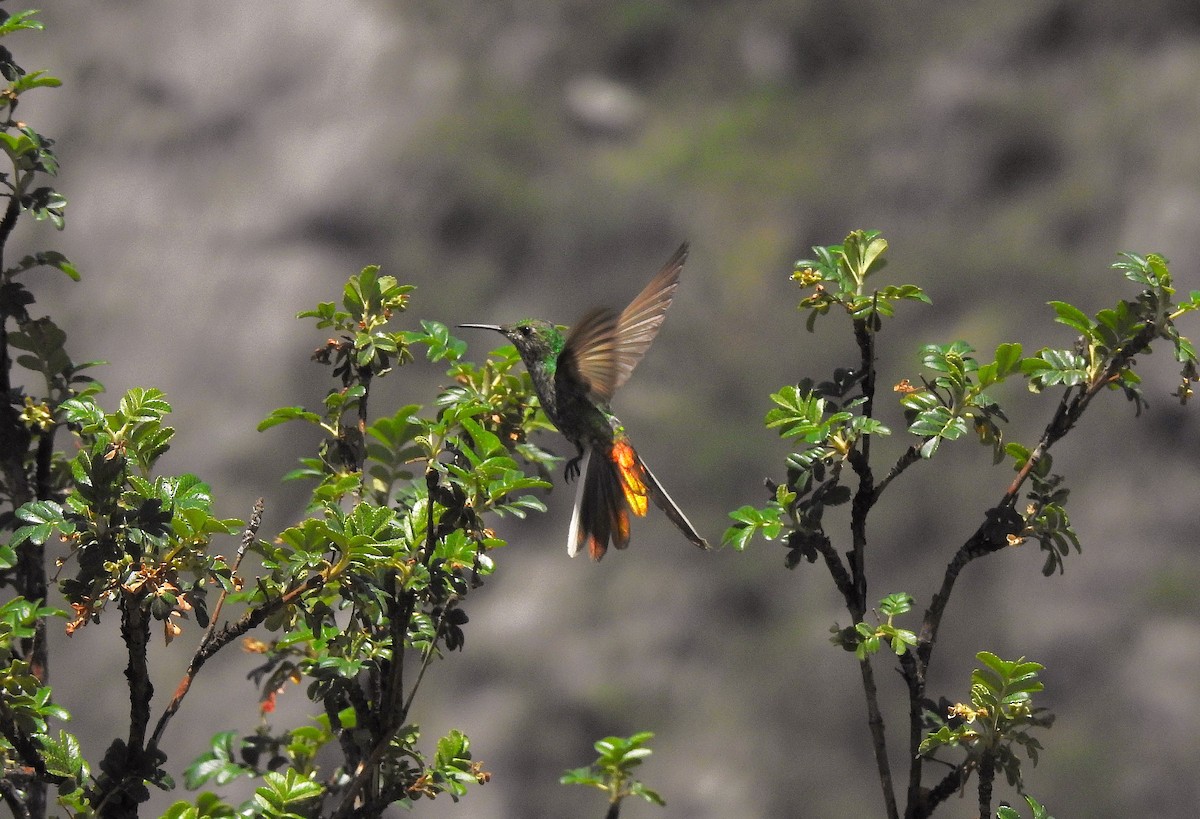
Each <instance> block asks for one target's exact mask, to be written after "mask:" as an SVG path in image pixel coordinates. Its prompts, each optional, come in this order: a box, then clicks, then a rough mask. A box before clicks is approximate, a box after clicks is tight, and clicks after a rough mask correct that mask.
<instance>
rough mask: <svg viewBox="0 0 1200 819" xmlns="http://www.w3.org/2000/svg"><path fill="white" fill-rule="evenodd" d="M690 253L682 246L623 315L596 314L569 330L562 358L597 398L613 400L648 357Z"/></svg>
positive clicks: (597, 311)
mask: <svg viewBox="0 0 1200 819" xmlns="http://www.w3.org/2000/svg"><path fill="white" fill-rule="evenodd" d="M687 254H688V246H687V242H684V243H683V244H682V245H680V246H679V249H678V250H676V251H675V253H674V255H672V256H671V258H670V259H669V260H668V261H667V263H666V264H665V265H663V266H662V269H661V270H659V271H658V273H657V274H656V275H655V276H654V278H653V279H651V280H650V283H649V284H647V285H646V286H645V288H643V289H642V292H641V293H638V295H637V297H636V298H635V299H634V300H633V301H631V302H630V303H629V306H628V307H626V308H625V309H624V310H622V311H621V313H620V315H618V314H617V313H616V311H614V310H611V309H606V308H600V309H597V310H592V311H591V312H589V313H588V314H587V315H585V316H584V317H583V318H582V319H580V320H579V322H578V323H577V324H576V325H575V326H574V327H572V328H571V332H570V333H569V334H568V335H567V341H566V344H565V346H564V347H563V355H564V356H569V359H568V360H569V361H570V362H571V363H572V364H573V365H574V368H575V372H577V373H578V374H579V377H580V378H582V379H583V380H584V381H586V383H587V384H588V388H589V390H590V391H591V393H592V395H593V396H594V397H596V398H599V399H601V400H603V401H609V400H611V399H612V396H613V393H615V392H616V391H617V388H618V387H620V386H621V385H622V384H624V383H625V382H626V381H627V380H628V379H629V376H630V374H631V373H632V372H633V368H634V367H636V366H637V363H638V362H639V361H641V360H642V356H643V355H645V354H646V350H647V349H648V348H649V347H650V343H651V342H652V341H654V337H655V336H656V335H658V328H659V327H661V326H662V323H663V319H664V318H665V317H666V314H667V308H668V307H670V306H671V300H672V299H673V298H674V296H675V290H676V288H678V287H679V273H680V271H681V270H682V269H683V263H684V261H686V260H687Z"/></svg>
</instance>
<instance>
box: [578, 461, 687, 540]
mask: <svg viewBox="0 0 1200 819" xmlns="http://www.w3.org/2000/svg"><path fill="white" fill-rule="evenodd" d="M593 456H595V457H593ZM582 471H583V477H582V479H581V480H580V481H579V488H578V489H576V490H575V508H574V510H573V511H572V513H571V529H570V531H569V532H568V534H567V552H568V553H569V554H570V555H571V556H572V557H574V556H575V554H576V553H577V552H578V551H579V548H580V547H581V546H583V544H584V543H587V547H588V554H589V555H591V557H592V559H593V560H599V559H600V558H602V557H604V553H605V552H606V551H607V550H608V544H609V543H610V542H611V543H612V545H614V546H616V547H617V548H618V549H624V548H625V547H626V546H628V545H629V513H630V512H631V511H632V512H633V513H634V514H635V515H637V516H638V517H642V516H644V515H645V514H646V509H647V506H648V503H647V501H649V500H653V501H654V505H655V506H657V507H658V508H659V509H661V510H663V511H664V512H666V514H667V517H668V518H670V519H671V522H672V523H674V524H675V525H676V526H677V527H679V531H681V532H683V534H684V536H685V537H686V538H687V539H688V540H690V541H691V542H692V543H694V544H696V545H697V546H699V547H700V548H701V549H707V548H708V541H706V540H705V539H704V538H702V537H700V535H699V533H698V532H696V527H694V526H692V524H691V521H689V520H688V519H687V517H686V516H685V515H684V514H683V512H682V511H680V509H679V507H678V506H676V504H675V501H673V500H671V496H670V495H668V494H667V492H666V490H665V489H663V488H662V484H660V483H659V482H658V479H657V478H655V477H654V473H653V472H651V471H650V468H649V467H647V466H646V463H645V462H644V461H643V460H642V459H641V457H640V456H639V455H638V454H637V452H635V451H634V449H633V447H632V446H630V444H629V441H628V439H626V438H618V439H617V440H616V441H614V442H613V444H612V449H610V450H609V451H608V452H605V451H604V450H603V449H591V450H588V451H587V452H585V453H584V456H583V470H582Z"/></svg>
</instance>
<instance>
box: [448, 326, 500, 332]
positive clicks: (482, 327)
mask: <svg viewBox="0 0 1200 819" xmlns="http://www.w3.org/2000/svg"><path fill="white" fill-rule="evenodd" d="M458 326H459V327H472V328H474V329H476V330H495V331H496V332H497V333H502V332H504V331H503V330H501V329H500V325H499V324H460V325H458Z"/></svg>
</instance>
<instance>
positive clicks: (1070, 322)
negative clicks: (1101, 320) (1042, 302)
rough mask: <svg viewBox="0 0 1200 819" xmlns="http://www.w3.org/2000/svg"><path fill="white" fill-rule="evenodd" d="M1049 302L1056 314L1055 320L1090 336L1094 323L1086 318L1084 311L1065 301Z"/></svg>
mask: <svg viewBox="0 0 1200 819" xmlns="http://www.w3.org/2000/svg"><path fill="white" fill-rule="evenodd" d="M1049 304H1050V306H1051V307H1053V308H1054V312H1055V313H1056V314H1057V316H1058V317H1057V318H1056V319H1055V321H1057V322H1059V323H1060V324H1065V325H1067V326H1068V327H1073V328H1074V329H1076V330H1078V331H1079V332H1080V333H1081V334H1082V335H1084V336H1087V337H1088V338H1091V337H1092V335H1093V330H1094V328H1095V326H1096V325H1095V322H1093V321H1092V320H1091V319H1090V318H1088V316H1087V314H1086V313H1084V312H1083V311H1082V310H1080V309H1079V308H1078V307H1075V306H1074V305H1072V304H1067V302H1065V301H1052V302H1049Z"/></svg>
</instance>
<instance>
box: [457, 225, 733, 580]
mask: <svg viewBox="0 0 1200 819" xmlns="http://www.w3.org/2000/svg"><path fill="white" fill-rule="evenodd" d="M687 254H688V246H687V243H686V242H685V243H683V244H682V245H680V247H679V249H678V250H677V251H675V253H674V255H672V256H671V258H670V259H669V260H668V261H667V263H666V264H665V265H663V267H662V269H661V270H659V271H658V273H657V274H655V276H654V278H653V279H651V280H650V283H649V284H647V285H646V287H645V288H644V289H643V290H642V292H641V293H639V294H638V295H637V297H636V298H634V300H633V301H632V302H630V303H629V306H628V307H626V308H625V309H624V310H622V311H621V312H620V313H618V312H617V311H616V310H614V309H612V308H608V307H599V308H596V309H593V310H591V311H589V312H587V313H585V314H584V316H583V317H582V318H581V319H580V320H579V321H578V322H577V323H576V324H575V326H574V327H572V328H571V329H570V330H569V331H568V332H567V334H566V335H565V336H564V335H563V333H562V332H560V331H559V329H558V328H557V327H555V326H554V325H553V324H551V323H550V322H548V321H542V320H541V319H526V320H524V321H518V322H516V323H514V324H460V325H459V326H460V327H474V328H478V329H481V330H495V331H497V332H499V333H501V334H503V335H504V337H505V338H507V339H508V340H509V341H511V342H512V343H513V345H514V346H515V347H516V348H517V352H518V353H520V355H521V360H522V361H523V362H524V364H525V369H526V370H528V371H529V377H530V379H531V380H532V381H533V387H534V390H535V391H536V392H537V395H538V399H539V400H540V401H541V404H542V409H543V410H544V411H545V413H546V415H547V417H549V419H550V421H551V423H553V424H554V426H555V427H557V428H558V431H559V432H561V433H562V435H563V437H565V438H566V439H567V440H568V441H570V442H571V443H572V444H574V446H575V450H576V454H575V457H574V458H572V459H571V460H570V461H568V462H567V465H566V469H565V472H564V475H565V478H566V481H567V483H570V482H571V481H572V480H574V479H576V478H578V477H579V476H580V474H582V475H583V478H582V480H580V481H579V485H578V488H577V489H576V491H575V507H574V509H573V510H572V512H571V528H570V531H569V532H568V534H567V553H568V554H570V555H571V556H572V557H574V556H575V555H576V553H578V551H579V550H580V548H582V547H583V545H584V544H585V543H586V544H587V548H588V553H589V554H590V555H591V557H592V559H593V560H599V559H600V558H602V557H604V553H605V552H606V551H607V550H608V546H609V543H612V545H614V546H616V547H617V548H618V549H624V548H625V547H626V546H628V545H629V513H630V512H633V514H635V515H637V516H638V517H642V516H644V515H645V514H646V510H647V506H648V503H647V502H648V501H654V505H655V506H657V507H658V508H659V509H661V510H662V511H663V512H665V513H666V515H667V517H668V518H670V520H671V522H672V523H674V524H675V525H676V526H677V527H678V528H679V530H680V531H681V532H683V534H684V536H685V537H686V538H687V539H688V540H690V541H691V542H692V543H694V544H695V545H697V546H699V547H700V548H701V549H707V548H709V546H708V541H706V540H705V539H704V538H702V537H701V536H700V535H699V534H698V533H697V532H696V527H694V526H692V524H691V522H690V521H688V519H687V517H686V516H685V515H684V514H683V512H682V511H680V509H679V507H678V506H677V505H676V503H675V501H673V500H671V496H670V495H668V494H667V492H666V490H665V489H663V487H662V484H660V483H659V482H658V479H657V478H655V477H654V473H653V472H651V471H650V468H649V467H647V466H646V462H645V461H643V460H642V458H641V456H639V455H638V454H637V452H636V451H635V450H634V448H633V445H632V444H630V442H629V435H628V434H627V433H626V432H625V427H624V426H623V425H622V424H621V422H620V421H619V420H618V419H617V416H616V415H614V414H613V411H612V409H611V408H610V407H609V401H610V400H612V397H613V393H615V392H616V391H617V388H619V387H620V386H621V385H622V384H624V383H625V382H626V380H628V379H629V376H630V374H631V373H632V372H633V369H634V367H636V366H637V364H638V362H639V361H641V360H642V356H643V355H644V354H645V353H646V350H647V349H648V348H649V347H650V343H651V342H652V341H654V337H655V336H656V335H658V329H659V327H661V326H662V323H663V318H664V317H665V316H666V313H667V308H668V307H670V306H671V300H672V298H673V297H674V295H675V290H676V288H678V287H679V273H680V271H681V270H682V269H683V263H684V261H685V260H686V259H687Z"/></svg>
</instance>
